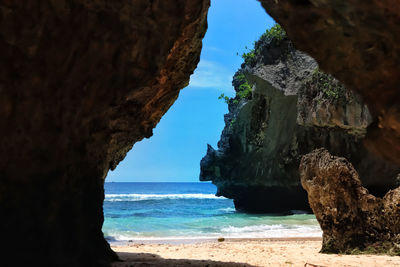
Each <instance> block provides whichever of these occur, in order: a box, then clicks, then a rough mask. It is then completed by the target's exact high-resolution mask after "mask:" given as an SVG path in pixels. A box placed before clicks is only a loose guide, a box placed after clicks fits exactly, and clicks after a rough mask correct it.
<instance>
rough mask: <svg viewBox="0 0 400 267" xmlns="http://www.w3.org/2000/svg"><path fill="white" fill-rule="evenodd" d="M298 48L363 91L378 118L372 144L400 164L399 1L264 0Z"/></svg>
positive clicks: (372, 130)
mask: <svg viewBox="0 0 400 267" xmlns="http://www.w3.org/2000/svg"><path fill="white" fill-rule="evenodd" d="M260 2H261V4H262V5H263V7H264V8H265V10H266V11H267V12H268V13H269V14H270V15H271V16H272V17H273V18H274V19H275V20H276V21H277V22H278V23H280V24H281V25H282V26H283V27H284V28H285V29H286V31H287V34H288V36H289V38H290V39H291V40H293V41H294V43H295V44H296V46H297V47H298V49H300V50H302V51H305V52H307V53H308V54H310V55H311V56H312V57H313V58H315V59H316V60H317V62H318V63H319V65H320V67H321V69H322V70H324V71H326V72H328V73H330V74H333V75H334V76H335V77H336V78H337V79H339V80H340V81H341V82H343V83H344V84H345V85H346V87H347V88H349V89H351V90H354V91H356V92H358V93H359V94H360V95H361V96H362V98H363V100H364V101H365V103H367V105H368V108H369V110H370V112H371V114H372V116H373V118H374V123H372V124H371V125H370V126H369V129H368V135H367V138H366V139H365V142H366V143H367V145H368V147H369V149H370V150H373V151H377V152H379V153H380V154H381V155H383V156H385V157H386V158H388V159H390V160H392V161H394V162H396V163H397V164H398V165H399V164H400V106H399V103H400V90H399V84H400V67H399V64H398V63H399V62H400V46H399V45H398V44H399V43H400V27H399V25H400V16H399V15H398V14H399V10H400V4H399V3H398V2H396V1H391V0H371V1H361V0H350V1H340V0H332V1H324V0H301V1H297V0H290V1H276V0H260Z"/></svg>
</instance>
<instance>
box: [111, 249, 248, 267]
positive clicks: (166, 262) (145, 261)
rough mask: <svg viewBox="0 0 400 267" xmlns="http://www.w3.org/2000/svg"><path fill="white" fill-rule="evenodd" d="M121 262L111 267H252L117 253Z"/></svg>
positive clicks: (241, 264) (239, 264)
mask: <svg viewBox="0 0 400 267" xmlns="http://www.w3.org/2000/svg"><path fill="white" fill-rule="evenodd" d="M118 256H119V257H120V259H121V260H122V261H121V262H114V263H113V264H112V267H128V266H135V267H136V266H196V267H200V266H201V267H205V266H207V267H217V266H221V267H253V266H254V265H249V264H247V263H237V262H223V261H211V260H192V259H164V258H162V257H160V256H159V255H157V254H151V253H128V252H118Z"/></svg>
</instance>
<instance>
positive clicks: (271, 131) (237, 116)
mask: <svg viewBox="0 0 400 267" xmlns="http://www.w3.org/2000/svg"><path fill="white" fill-rule="evenodd" d="M250 53H253V52H250ZM244 58H245V59H246V61H245V63H244V64H243V65H242V68H241V69H240V70H239V71H238V72H237V74H236V75H235V77H234V80H233V85H234V87H235V90H236V92H237V94H236V97H235V98H233V99H227V102H228V104H229V113H228V114H227V115H225V128H224V130H223V132H222V135H221V140H220V141H219V142H218V150H214V149H213V148H212V147H211V146H208V151H207V155H206V156H205V157H204V158H203V159H202V161H201V173H200V180H202V181H212V182H213V183H214V184H215V185H217V187H218V192H217V194H218V195H221V196H225V197H228V198H232V199H234V203H235V206H236V208H237V209H238V210H241V211H246V212H286V211H289V210H298V209H300V210H309V205H308V202H307V194H306V192H305V191H304V190H303V189H302V188H301V185H300V178H299V172H298V166H299V163H300V159H301V157H302V155H304V154H307V153H309V152H310V151H312V150H313V149H316V148H320V147H325V148H327V149H328V150H329V151H330V152H331V153H333V154H334V155H340V156H345V157H347V158H349V159H350V160H351V161H352V162H353V163H354V165H355V168H356V169H357V170H358V171H359V172H360V174H361V177H362V179H363V182H364V184H365V185H366V187H367V188H369V189H370V190H371V191H372V192H374V193H375V194H377V195H384V194H385V193H386V192H387V190H389V189H390V188H394V187H395V186H396V179H395V178H396V174H397V173H398V172H399V168H398V167H396V166H395V165H394V164H391V163H390V162H387V161H385V160H383V159H382V158H380V157H378V156H376V155H374V154H373V153H371V152H369V151H368V150H367V149H366V147H365V146H364V145H363V143H362V140H363V138H364V136H365V133H366V129H367V127H368V126H369V125H370V123H371V121H372V120H371V116H370V115H369V112H368V109H367V107H366V106H365V105H364V104H363V103H362V101H361V99H360V97H358V96H357V95H356V94H354V93H352V92H350V91H347V90H346V89H345V88H344V87H343V86H342V85H341V84H340V83H339V82H338V81H337V80H335V79H334V78H333V77H332V76H330V75H327V74H325V73H323V72H321V71H319V69H318V65H317V63H316V62H315V61H314V60H313V59H312V58H311V57H309V56H308V55H306V54H304V53H302V52H300V51H298V50H296V49H295V48H294V47H293V43H292V42H291V41H289V40H288V39H287V38H286V37H284V38H279V36H266V35H264V36H263V37H262V38H261V39H260V40H259V41H258V42H257V43H256V45H255V48H254V56H251V57H250V56H246V55H245V56H244ZM249 58H250V59H251V60H249ZM244 74H245V75H246V77H247V82H248V83H249V84H251V85H252V92H251V94H248V95H247V96H246V97H243V95H244V94H243V90H244V88H245V86H243V75H244ZM377 176H379V179H377V178H376V177H377Z"/></svg>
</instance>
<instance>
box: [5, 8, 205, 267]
mask: <svg viewBox="0 0 400 267" xmlns="http://www.w3.org/2000/svg"><path fill="white" fill-rule="evenodd" d="M208 7H209V1H208V0H193V1H184V0H182V1H180V0H174V1H169V0H159V1H147V0H146V1H145V0H143V1H141V0H139V1H122V0H115V1H102V0H100V1H82V0H72V1H62V0H52V1H39V2H37V1H2V2H1V3H0V51H1V52H0V57H1V60H0V70H1V71H0V129H1V138H0V157H1V161H0V213H1V214H2V219H1V220H0V228H1V229H2V230H3V231H2V240H3V243H5V244H7V247H8V248H10V249H11V250H12V251H7V250H6V251H4V250H3V253H4V254H8V255H9V257H11V256H12V255H13V253H20V251H21V250H23V251H24V255H25V256H24V257H25V260H29V261H30V262H36V261H38V260H43V261H46V262H47V263H48V264H49V265H54V266H55V265H67V266H73V265H80V264H82V265H85V264H84V263H85V261H89V262H94V260H97V261H98V263H99V264H100V263H101V262H108V261H110V260H113V259H116V255H115V254H114V253H113V252H112V251H111V249H110V247H109V245H108V244H107V242H106V241H105V240H104V238H103V234H102V231H101V227H102V223H103V212H102V202H103V198H104V192H103V190H104V189H103V183H104V179H105V176H106V174H107V171H108V170H109V169H114V168H115V167H116V166H117V164H118V163H119V162H120V161H121V160H122V159H123V158H124V157H125V154H126V153H127V152H128V151H129V150H130V149H131V147H132V145H133V144H134V143H135V142H137V141H139V140H141V139H143V138H144V137H150V136H151V135H152V129H153V128H154V127H155V125H156V124H157V122H158V121H159V120H160V118H161V116H162V115H163V114H164V113H165V112H166V111H167V110H168V108H169V107H170V106H171V105H172V103H173V102H174V101H175V99H176V98H177V97H178V93H179V89H181V88H183V87H185V86H186V85H187V84H188V81H189V76H190V74H191V73H192V72H193V70H194V69H195V67H196V65H197V63H198V61H199V56H200V50H201V45H202V42H201V41H202V38H203V36H204V34H205V31H206V27H207V21H206V15H207V10H208ZM21 260H22V261H23V260H24V259H21ZM85 266H88V265H85Z"/></svg>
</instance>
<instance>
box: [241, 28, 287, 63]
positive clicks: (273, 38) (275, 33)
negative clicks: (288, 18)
mask: <svg viewBox="0 0 400 267" xmlns="http://www.w3.org/2000/svg"><path fill="white" fill-rule="evenodd" d="M285 38H286V32H285V30H284V29H283V28H282V27H281V25H279V24H275V25H274V26H272V27H271V28H270V29H267V30H266V31H265V32H264V33H263V34H262V35H261V36H260V38H259V39H258V41H256V42H254V48H252V49H248V48H247V46H246V47H245V49H246V50H249V51H248V52H244V53H243V54H242V58H243V60H244V64H246V65H249V66H254V65H255V64H256V63H257V57H258V56H259V55H260V54H261V46H262V44H264V43H266V42H274V43H275V44H279V43H280V42H282V41H283V40H284V39H285Z"/></svg>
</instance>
